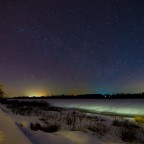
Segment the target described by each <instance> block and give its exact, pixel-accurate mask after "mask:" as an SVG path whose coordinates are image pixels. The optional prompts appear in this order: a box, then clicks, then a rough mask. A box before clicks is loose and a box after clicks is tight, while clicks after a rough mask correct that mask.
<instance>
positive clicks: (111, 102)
mask: <svg viewBox="0 0 144 144" xmlns="http://www.w3.org/2000/svg"><path fill="white" fill-rule="evenodd" d="M47 101H48V102H49V103H51V104H53V105H55V106H60V107H65V108H79V109H84V110H88V111H91V112H98V113H117V114H126V115H144V99H117V100H116V99H83V100H82V99H49V100H47Z"/></svg>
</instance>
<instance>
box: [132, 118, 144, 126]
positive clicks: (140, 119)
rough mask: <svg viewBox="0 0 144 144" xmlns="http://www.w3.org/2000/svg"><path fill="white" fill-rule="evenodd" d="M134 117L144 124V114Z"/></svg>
mask: <svg viewBox="0 0 144 144" xmlns="http://www.w3.org/2000/svg"><path fill="white" fill-rule="evenodd" d="M134 119H135V121H136V122H139V123H142V124H144V116H135V117H134Z"/></svg>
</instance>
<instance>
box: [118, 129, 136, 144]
mask: <svg viewBox="0 0 144 144" xmlns="http://www.w3.org/2000/svg"><path fill="white" fill-rule="evenodd" d="M121 138H122V140H124V141H130V142H131V141H134V140H136V131H135V129H131V128H126V127H122V128H121Z"/></svg>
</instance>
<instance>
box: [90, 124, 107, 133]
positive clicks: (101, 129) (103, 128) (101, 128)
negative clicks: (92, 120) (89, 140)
mask: <svg viewBox="0 0 144 144" xmlns="http://www.w3.org/2000/svg"><path fill="white" fill-rule="evenodd" d="M88 129H89V130H91V131H93V132H96V133H98V134H99V135H105V134H106V133H107V132H108V131H109V128H108V126H107V125H106V124H105V123H103V122H98V123H96V124H95V125H91V126H88Z"/></svg>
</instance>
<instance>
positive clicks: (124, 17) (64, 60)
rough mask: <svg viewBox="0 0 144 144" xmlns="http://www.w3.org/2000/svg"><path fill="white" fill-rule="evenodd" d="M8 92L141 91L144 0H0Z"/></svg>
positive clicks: (2, 74)
mask: <svg viewBox="0 0 144 144" xmlns="http://www.w3.org/2000/svg"><path fill="white" fill-rule="evenodd" d="M0 81H1V83H3V84H4V86H5V91H6V93H7V96H18V95H46V94H48V95H50V94H82V93H116V92H142V91H144V1H143V0H42V1H41V0H1V1H0Z"/></svg>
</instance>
